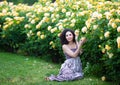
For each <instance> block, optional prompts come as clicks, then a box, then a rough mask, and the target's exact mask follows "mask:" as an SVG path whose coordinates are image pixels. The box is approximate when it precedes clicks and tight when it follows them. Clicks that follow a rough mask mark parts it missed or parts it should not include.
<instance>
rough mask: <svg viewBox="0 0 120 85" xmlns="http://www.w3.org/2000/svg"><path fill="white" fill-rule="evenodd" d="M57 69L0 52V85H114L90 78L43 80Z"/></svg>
mask: <svg viewBox="0 0 120 85" xmlns="http://www.w3.org/2000/svg"><path fill="white" fill-rule="evenodd" d="M59 68H60V65H56V64H53V63H50V62H46V61H44V60H41V59H40V58H36V57H30V56H22V55H18V54H12V53H5V52H0V85H116V84H115V83H112V82H105V81H101V79H99V78H95V77H91V76H85V77H84V78H83V79H81V80H76V81H69V82H56V81H45V80H44V78H45V77H46V76H48V75H50V74H55V75H56V74H58V72H59Z"/></svg>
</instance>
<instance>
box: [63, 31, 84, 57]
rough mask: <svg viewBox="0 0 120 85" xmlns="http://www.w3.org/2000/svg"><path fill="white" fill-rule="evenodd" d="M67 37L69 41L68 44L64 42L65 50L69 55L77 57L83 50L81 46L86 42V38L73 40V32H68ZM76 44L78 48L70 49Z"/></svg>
mask: <svg viewBox="0 0 120 85" xmlns="http://www.w3.org/2000/svg"><path fill="white" fill-rule="evenodd" d="M66 39H67V41H68V42H69V43H68V44H64V45H63V46H62V49H63V52H64V53H67V54H68V55H69V56H71V57H73V58H75V57H77V56H78V54H79V53H80V50H81V46H82V45H83V44H84V43H85V42H86V38H83V39H80V41H78V42H76V43H75V42H73V34H72V33H71V32H69V31H68V32H66ZM76 44H77V46H78V49H77V50H76V51H75V52H73V51H71V50H70V49H73V48H76Z"/></svg>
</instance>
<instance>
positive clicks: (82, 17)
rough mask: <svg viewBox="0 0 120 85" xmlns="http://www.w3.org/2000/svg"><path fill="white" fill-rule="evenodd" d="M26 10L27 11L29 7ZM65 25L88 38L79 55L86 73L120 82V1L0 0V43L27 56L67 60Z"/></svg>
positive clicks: (57, 60) (80, 36) (59, 60)
mask: <svg viewBox="0 0 120 85" xmlns="http://www.w3.org/2000/svg"><path fill="white" fill-rule="evenodd" d="M26 9H27V10H26ZM64 28H70V29H73V30H75V34H76V35H79V38H82V37H86V38H87V42H86V44H85V45H84V46H83V47H82V48H83V49H84V53H83V54H82V55H81V56H80V57H81V59H82V62H83V68H84V71H85V72H86V73H90V74H95V75H99V76H101V78H102V80H113V81H119V78H120V72H119V70H118V68H119V66H120V58H119V55H120V4H119V3H117V2H110V1H103V0H101V1H100V0H99V1H98V2H96V1H93V0H87V1H84V0H83V1H79V0H73V3H71V2H70V1H69V0H56V2H54V3H51V1H50V0H39V2H38V3H35V4H34V5H32V6H27V5H25V4H18V5H14V4H12V3H7V2H0V39H1V40H0V42H1V43H0V46H3V47H6V46H7V47H8V48H12V50H14V51H18V50H19V51H22V53H25V54H27V55H34V56H39V55H45V54H47V55H49V57H50V58H51V59H52V60H53V61H54V62H62V61H63V60H64V56H63V52H62V50H61V44H60V40H59V36H60V33H61V31H62V30H63V29H64Z"/></svg>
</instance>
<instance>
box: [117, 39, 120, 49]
mask: <svg viewBox="0 0 120 85" xmlns="http://www.w3.org/2000/svg"><path fill="white" fill-rule="evenodd" d="M117 45H118V48H120V37H118V38H117Z"/></svg>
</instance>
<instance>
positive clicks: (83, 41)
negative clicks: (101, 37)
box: [79, 37, 87, 46]
mask: <svg viewBox="0 0 120 85" xmlns="http://www.w3.org/2000/svg"><path fill="white" fill-rule="evenodd" d="M86 41H87V39H86V38H85V37H83V38H81V39H80V41H79V45H80V46H82V45H83V44H84V43H85V42H86Z"/></svg>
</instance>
